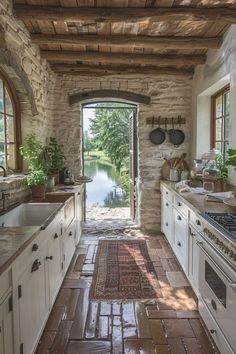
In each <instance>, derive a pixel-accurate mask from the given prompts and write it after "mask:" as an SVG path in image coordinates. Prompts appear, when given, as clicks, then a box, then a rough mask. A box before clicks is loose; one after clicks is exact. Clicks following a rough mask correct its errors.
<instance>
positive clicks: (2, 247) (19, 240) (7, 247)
mask: <svg viewBox="0 0 236 354" xmlns="http://www.w3.org/2000/svg"><path fill="white" fill-rule="evenodd" d="M39 232H40V226H22V227H2V228H0V275H1V274H2V273H3V272H4V271H5V270H6V269H7V268H8V267H9V266H10V265H11V263H12V262H13V261H14V260H15V259H16V258H17V256H18V255H19V254H20V253H21V252H22V251H23V250H24V249H25V248H26V247H27V246H28V244H30V242H31V241H32V240H33V239H34V238H35V237H36V236H37V235H38V234H39Z"/></svg>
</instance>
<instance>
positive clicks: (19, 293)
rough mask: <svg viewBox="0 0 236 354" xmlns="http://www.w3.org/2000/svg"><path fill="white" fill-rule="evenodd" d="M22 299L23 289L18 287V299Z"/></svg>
mask: <svg viewBox="0 0 236 354" xmlns="http://www.w3.org/2000/svg"><path fill="white" fill-rule="evenodd" d="M21 297H22V287H21V285H18V298H19V299H20V298H21Z"/></svg>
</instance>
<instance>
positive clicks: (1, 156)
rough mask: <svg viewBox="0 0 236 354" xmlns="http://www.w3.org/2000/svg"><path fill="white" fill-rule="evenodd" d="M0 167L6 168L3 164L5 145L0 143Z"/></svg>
mask: <svg viewBox="0 0 236 354" xmlns="http://www.w3.org/2000/svg"><path fill="white" fill-rule="evenodd" d="M0 165H2V166H4V167H5V166H6V163H5V145H4V144H1V143H0Z"/></svg>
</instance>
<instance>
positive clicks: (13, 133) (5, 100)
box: [0, 71, 21, 171]
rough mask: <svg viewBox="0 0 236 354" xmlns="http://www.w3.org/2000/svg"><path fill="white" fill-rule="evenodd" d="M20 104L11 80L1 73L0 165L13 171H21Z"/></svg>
mask: <svg viewBox="0 0 236 354" xmlns="http://www.w3.org/2000/svg"><path fill="white" fill-rule="evenodd" d="M20 138H21V132H20V118H19V103H18V100H17V96H16V93H15V91H14V88H13V87H12V85H11V83H10V81H9V79H8V78H7V76H6V75H5V73H3V72H2V71H0V165H2V166H4V167H5V168H6V169H11V170H13V171H16V170H20V168H21V157H20V155H19V145H20Z"/></svg>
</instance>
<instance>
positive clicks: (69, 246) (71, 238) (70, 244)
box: [63, 222, 75, 272]
mask: <svg viewBox="0 0 236 354" xmlns="http://www.w3.org/2000/svg"><path fill="white" fill-rule="evenodd" d="M63 251H64V271H65V272H66V271H67V268H68V267H69V264H70V261H71V258H72V256H73V254H74V252H75V222H73V223H72V224H71V225H70V227H68V229H67V230H66V232H65V233H64V235H63Z"/></svg>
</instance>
